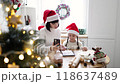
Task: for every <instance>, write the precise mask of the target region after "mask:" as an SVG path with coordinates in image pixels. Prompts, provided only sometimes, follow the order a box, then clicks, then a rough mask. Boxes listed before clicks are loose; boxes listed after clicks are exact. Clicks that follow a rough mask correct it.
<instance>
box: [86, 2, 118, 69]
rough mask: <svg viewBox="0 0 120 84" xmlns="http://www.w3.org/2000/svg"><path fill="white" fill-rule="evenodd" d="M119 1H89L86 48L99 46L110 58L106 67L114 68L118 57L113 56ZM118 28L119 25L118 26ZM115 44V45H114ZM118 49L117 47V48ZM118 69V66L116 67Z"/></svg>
mask: <svg viewBox="0 0 120 84" xmlns="http://www.w3.org/2000/svg"><path fill="white" fill-rule="evenodd" d="M118 1H119V0H89V24H88V47H89V48H90V49H91V48H92V47H94V46H101V47H102V48H103V49H102V50H103V51H104V52H105V53H107V55H108V56H109V57H110V59H111V60H110V64H109V65H108V67H115V65H116V64H117V63H119V62H120V61H119V60H117V61H116V59H120V57H118V56H115V55H118V53H117V54H115V53H116V52H117V51H115V49H116V46H117V47H118V41H116V40H118V38H119V37H117V36H118V35H119V32H118V33H117V35H116V30H117V27H116V23H117V18H118V16H117V15H118ZM118 27H119V25H118ZM116 37H117V38H116ZM116 43H117V44H116ZM118 48H119V47H118ZM116 67H120V65H116Z"/></svg>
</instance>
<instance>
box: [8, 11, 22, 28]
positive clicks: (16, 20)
mask: <svg viewBox="0 0 120 84" xmlns="http://www.w3.org/2000/svg"><path fill="white" fill-rule="evenodd" d="M20 18H21V16H16V15H14V11H13V10H12V11H11V16H8V17H7V18H6V19H7V20H8V27H13V28H17V24H22V22H21V21H20Z"/></svg>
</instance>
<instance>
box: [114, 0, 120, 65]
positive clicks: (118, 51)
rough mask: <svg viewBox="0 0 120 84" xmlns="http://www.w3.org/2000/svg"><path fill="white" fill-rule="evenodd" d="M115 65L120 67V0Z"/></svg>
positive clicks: (119, 2)
mask: <svg viewBox="0 0 120 84" xmlns="http://www.w3.org/2000/svg"><path fill="white" fill-rule="evenodd" d="M114 66H115V67H120V0H118V13H117V30H116V38H115V62H114Z"/></svg>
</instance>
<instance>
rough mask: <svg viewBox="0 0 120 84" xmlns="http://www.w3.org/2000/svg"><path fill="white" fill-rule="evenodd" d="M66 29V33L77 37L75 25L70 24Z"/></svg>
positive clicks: (77, 32) (77, 31)
mask: <svg viewBox="0 0 120 84" xmlns="http://www.w3.org/2000/svg"><path fill="white" fill-rule="evenodd" d="M66 29H67V31H68V33H72V34H75V35H76V36H78V35H79V30H78V28H77V26H76V24H75V23H72V24H70V25H69V26H67V27H66Z"/></svg>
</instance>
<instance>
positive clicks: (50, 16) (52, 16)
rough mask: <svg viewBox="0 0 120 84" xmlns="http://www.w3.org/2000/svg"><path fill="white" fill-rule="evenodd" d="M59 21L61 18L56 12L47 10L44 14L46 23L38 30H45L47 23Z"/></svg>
mask: <svg viewBox="0 0 120 84" xmlns="http://www.w3.org/2000/svg"><path fill="white" fill-rule="evenodd" d="M58 19H59V17H58V15H57V14H56V12H55V11H54V10H45V11H44V14H43V21H44V23H43V24H42V26H39V27H38V30H40V29H41V28H43V27H44V26H45V23H47V22H52V21H55V20H58Z"/></svg>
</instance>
